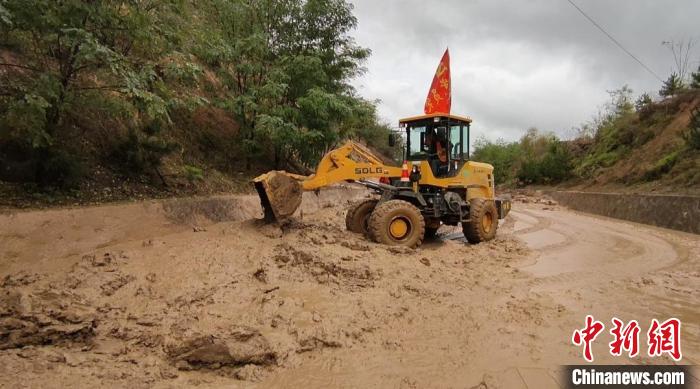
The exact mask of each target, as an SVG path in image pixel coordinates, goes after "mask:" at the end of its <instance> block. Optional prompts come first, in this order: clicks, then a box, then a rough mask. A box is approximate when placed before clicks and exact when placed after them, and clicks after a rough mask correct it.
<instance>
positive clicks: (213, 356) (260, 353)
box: [168, 327, 277, 368]
mask: <svg viewBox="0 0 700 389" xmlns="http://www.w3.org/2000/svg"><path fill="white" fill-rule="evenodd" d="M168 354H169V356H170V358H171V359H172V360H173V362H174V363H175V364H176V366H178V367H179V368H181V367H182V366H186V365H183V364H182V362H186V363H187V364H188V365H190V366H192V367H205V368H218V367H221V366H242V365H247V364H254V365H270V364H273V363H275V362H276V360H277V355H276V354H275V352H274V351H273V350H272V349H271V347H270V343H269V342H268V341H267V339H266V338H265V337H264V336H263V335H262V334H260V332H259V331H257V330H255V329H253V328H249V327H237V328H234V329H233V330H232V331H231V333H230V334H228V335H226V336H224V337H219V336H214V335H201V336H195V337H192V338H190V339H187V340H186V341H184V342H183V343H182V344H181V345H179V346H177V345H176V346H174V347H172V346H171V347H170V348H169V350H168Z"/></svg>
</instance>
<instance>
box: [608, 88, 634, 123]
mask: <svg viewBox="0 0 700 389" xmlns="http://www.w3.org/2000/svg"><path fill="white" fill-rule="evenodd" d="M632 93H634V91H632V89H630V87H629V86H627V85H623V86H622V88H620V89H615V90H609V91H608V94H609V95H610V102H609V103H608V111H609V112H610V113H611V114H612V115H613V116H615V117H619V116H622V115H625V114H628V113H630V112H632V110H633V109H634V105H633V103H632Z"/></svg>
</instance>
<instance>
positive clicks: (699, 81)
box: [690, 66, 700, 89]
mask: <svg viewBox="0 0 700 389" xmlns="http://www.w3.org/2000/svg"><path fill="white" fill-rule="evenodd" d="M690 87H691V88H693V89H700V66H698V70H697V71H695V72H693V73H692V74H691V75H690Z"/></svg>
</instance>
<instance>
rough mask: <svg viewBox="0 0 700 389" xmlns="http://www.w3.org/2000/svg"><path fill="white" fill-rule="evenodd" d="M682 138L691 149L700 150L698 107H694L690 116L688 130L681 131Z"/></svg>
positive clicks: (699, 111)
mask: <svg viewBox="0 0 700 389" xmlns="http://www.w3.org/2000/svg"><path fill="white" fill-rule="evenodd" d="M683 139H684V140H685V143H686V144H687V145H688V147H689V148H690V149H692V150H700V109H698V108H695V109H694V110H693V112H692V113H691V116H690V124H689V125H688V130H687V131H686V132H684V133H683Z"/></svg>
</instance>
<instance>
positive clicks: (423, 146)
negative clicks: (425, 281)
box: [254, 114, 511, 247]
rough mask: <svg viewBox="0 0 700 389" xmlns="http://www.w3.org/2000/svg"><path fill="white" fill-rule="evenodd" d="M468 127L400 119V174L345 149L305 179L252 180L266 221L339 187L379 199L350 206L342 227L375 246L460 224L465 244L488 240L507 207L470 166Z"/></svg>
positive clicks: (270, 176) (487, 168)
mask: <svg viewBox="0 0 700 389" xmlns="http://www.w3.org/2000/svg"><path fill="white" fill-rule="evenodd" d="M470 124H471V119H470V118H468V117H460V116H455V115H446V114H431V115H422V116H416V117H411V118H406V119H401V120H400V121H399V126H400V128H402V129H403V131H405V149H404V156H405V158H404V159H405V162H404V165H403V166H402V167H396V166H387V165H386V164H384V163H383V162H382V161H381V159H379V158H378V157H377V156H375V155H374V154H373V153H372V152H371V151H370V150H368V149H367V148H366V147H364V146H362V145H360V144H358V143H355V142H352V141H348V142H347V143H346V144H345V145H343V146H342V147H340V148H338V149H335V150H333V151H331V152H329V153H328V154H326V155H325V156H324V157H323V159H322V160H321V162H320V163H319V164H318V167H317V170H316V173H315V174H312V175H310V176H300V175H295V174H290V173H287V172H284V171H271V172H269V173H266V174H263V175H261V176H259V177H256V178H255V179H254V184H255V188H256V190H257V191H258V194H259V195H260V201H261V204H262V207H263V210H264V213H265V220H266V221H268V222H274V221H281V220H283V219H285V218H287V217H289V216H291V215H292V214H293V213H294V211H296V209H297V208H298V207H299V205H300V204H301V197H302V192H303V191H311V190H318V189H321V188H324V187H326V186H329V185H332V184H335V183H338V182H343V181H345V182H355V183H358V184H361V185H364V186H365V187H367V188H369V189H371V190H372V191H374V192H375V193H376V194H377V195H378V196H377V198H375V199H368V200H364V201H360V202H358V203H357V204H355V205H354V206H352V207H351V208H350V210H349V211H348V213H347V216H346V219H345V223H346V226H347V228H348V230H350V231H352V232H357V233H364V234H366V235H367V236H368V237H369V238H370V239H372V240H374V241H376V242H379V243H384V244H388V245H397V246H408V247H416V246H418V245H420V244H421V243H422V242H423V239H425V238H426V237H428V238H430V237H432V236H434V235H435V233H436V232H437V230H438V228H439V227H440V225H441V224H447V225H451V226H456V225H458V224H460V223H461V224H462V231H463V232H464V236H465V237H466V239H467V240H468V241H469V242H471V243H479V242H483V241H487V240H491V239H493V238H494V237H495V235H496V229H497V228H498V220H499V219H503V218H504V217H505V216H506V215H507V214H508V212H509V211H510V207H511V203H510V200H508V199H501V198H496V196H495V184H494V177H493V166H491V165H489V164H485V163H480V162H474V161H470V160H469V127H470ZM392 135H393V134H392ZM390 143H393V138H390ZM373 179H379V180H378V181H377V180H373Z"/></svg>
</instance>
